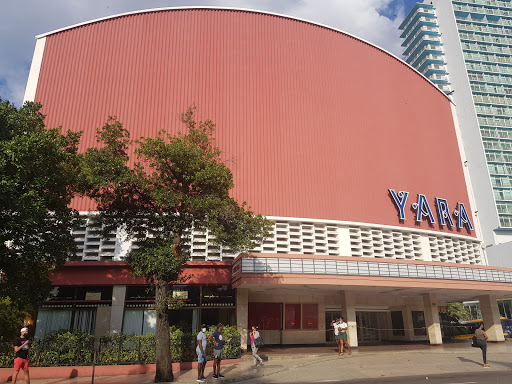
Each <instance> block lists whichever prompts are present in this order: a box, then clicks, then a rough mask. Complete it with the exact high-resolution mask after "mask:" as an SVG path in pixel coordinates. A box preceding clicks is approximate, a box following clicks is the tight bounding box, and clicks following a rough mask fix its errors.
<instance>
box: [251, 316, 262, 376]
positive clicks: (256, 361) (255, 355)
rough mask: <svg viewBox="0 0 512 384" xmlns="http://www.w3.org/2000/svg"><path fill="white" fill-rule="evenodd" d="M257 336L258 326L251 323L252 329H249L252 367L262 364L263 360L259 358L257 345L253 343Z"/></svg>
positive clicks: (258, 335)
mask: <svg viewBox="0 0 512 384" xmlns="http://www.w3.org/2000/svg"><path fill="white" fill-rule="evenodd" d="M259 338H260V333H259V331H258V327H255V326H254V325H253V326H252V331H251V351H252V357H253V358H254V365H253V367H256V366H257V365H258V364H259V365H263V360H262V359H261V357H259V356H258V347H257V346H256V344H255V340H257V339H259ZM256 343H257V342H256Z"/></svg>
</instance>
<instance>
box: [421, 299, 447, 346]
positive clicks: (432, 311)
mask: <svg viewBox="0 0 512 384" xmlns="http://www.w3.org/2000/svg"><path fill="white" fill-rule="evenodd" d="M423 304H424V306H425V325H426V327H427V334H428V338H429V340H430V344H443V335H442V333H441V324H440V321H439V309H438V305H437V299H436V295H435V294H433V293H424V294H423Z"/></svg>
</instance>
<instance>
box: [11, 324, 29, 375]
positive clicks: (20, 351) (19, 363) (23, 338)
mask: <svg viewBox="0 0 512 384" xmlns="http://www.w3.org/2000/svg"><path fill="white" fill-rule="evenodd" d="M27 334H28V328H21V330H20V337H18V338H17V339H16V340H15V341H14V352H16V356H15V358H14V375H12V383H13V384H16V379H17V378H18V373H19V372H20V369H23V372H24V373H25V381H26V382H27V384H30V376H29V374H28V348H29V346H30V340H29V339H28V337H27Z"/></svg>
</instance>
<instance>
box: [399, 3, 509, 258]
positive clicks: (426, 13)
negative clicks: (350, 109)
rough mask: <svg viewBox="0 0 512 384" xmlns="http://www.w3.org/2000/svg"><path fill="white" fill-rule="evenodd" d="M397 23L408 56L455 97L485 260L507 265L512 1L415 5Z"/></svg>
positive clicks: (411, 63) (416, 65)
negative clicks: (400, 21)
mask: <svg viewBox="0 0 512 384" xmlns="http://www.w3.org/2000/svg"><path fill="white" fill-rule="evenodd" d="M399 28H400V29H401V30H403V33H402V34H401V37H402V38H403V44H402V45H403V46H404V47H405V50H404V55H405V56H406V57H407V59H406V61H407V62H408V63H409V64H410V65H411V66H413V67H414V68H416V69H417V70H418V71H420V72H421V73H423V74H424V75H425V76H426V77H428V78H429V79H430V80H431V81H432V82H434V83H435V84H436V85H437V86H438V87H439V88H440V89H442V90H443V91H444V92H446V93H447V94H450V95H451V97H452V100H453V102H454V105H455V111H456V119H457V120H458V126H459V131H460V135H459V138H460V139H461V141H462V146H461V147H462V149H463V152H464V153H463V154H462V155H463V158H464V160H465V164H466V167H467V171H468V174H469V179H470V181H471V186H472V189H473V195H474V197H475V203H476V210H477V212H475V214H476V216H478V219H479V221H480V224H481V228H482V232H483V233H482V237H483V239H484V242H485V247H487V253H488V257H489V262H490V263H493V264H497V265H507V266H512V56H511V52H512V3H511V2H510V1H497V0H467V1H455V0H454V1H448V0H433V1H429V2H428V3H418V4H416V5H415V6H414V7H413V8H412V10H411V11H410V12H409V14H408V15H407V16H406V18H405V20H404V21H403V23H402V24H401V25H400V27H399ZM490 246H492V248H490ZM509 255H510V256H509Z"/></svg>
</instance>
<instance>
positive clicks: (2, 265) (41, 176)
mask: <svg viewBox="0 0 512 384" xmlns="http://www.w3.org/2000/svg"><path fill="white" fill-rule="evenodd" d="M40 108H41V105H40V104H34V103H26V104H25V105H24V106H23V107H21V108H20V109H19V110H18V109H16V107H14V105H12V104H10V103H9V102H7V101H2V100H0V269H1V271H2V273H3V279H4V280H3V284H0V297H6V296H8V297H11V298H12V300H13V302H14V303H15V304H16V305H18V306H19V307H24V308H28V307H33V308H37V306H38V305H39V304H40V303H41V302H42V301H43V300H44V299H45V298H46V297H47V294H48V292H49V290H50V280H49V278H48V274H49V272H50V271H52V270H53V269H54V268H57V267H60V266H62V264H63V263H64V262H65V260H66V258H67V257H68V256H69V255H70V254H72V253H73V252H74V250H75V243H74V240H73V237H72V235H71V229H72V228H73V227H74V226H75V225H77V224H78V222H79V217H78V213H77V212H74V211H73V210H72V209H70V208H69V203H70V202H71V198H72V197H73V195H74V193H75V191H76V190H77V188H78V175H79V174H80V161H79V159H78V155H77V145H78V142H79V140H80V136H81V133H76V132H71V131H68V132H66V133H65V134H62V133H61V130H60V128H54V129H47V128H46V127H45V124H44V116H43V115H42V114H41V113H40V112H39V110H40Z"/></svg>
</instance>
